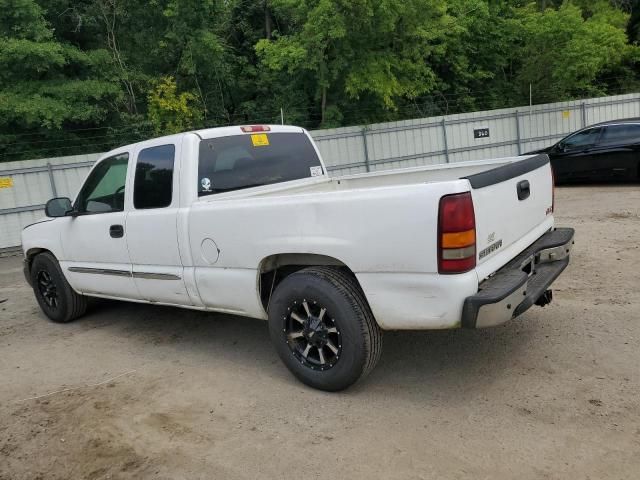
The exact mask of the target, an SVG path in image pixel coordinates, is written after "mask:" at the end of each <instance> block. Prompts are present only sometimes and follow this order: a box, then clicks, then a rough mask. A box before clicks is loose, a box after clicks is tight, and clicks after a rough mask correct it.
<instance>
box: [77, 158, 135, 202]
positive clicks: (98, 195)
mask: <svg viewBox="0 0 640 480" xmlns="http://www.w3.org/2000/svg"><path fill="white" fill-rule="evenodd" d="M128 162H129V154H128V153H121V154H120V155H116V156H114V157H110V158H107V159H105V160H102V161H101V162H100V163H99V164H98V166H96V168H94V169H93V170H92V171H91V174H90V175H89V177H88V178H87V181H86V182H85V183H84V185H83V186H82V190H80V193H79V194H78V198H77V200H76V204H75V209H76V210H77V211H78V212H80V213H107V212H121V211H122V210H124V193H125V192H124V186H125V183H126V181H127V163H128Z"/></svg>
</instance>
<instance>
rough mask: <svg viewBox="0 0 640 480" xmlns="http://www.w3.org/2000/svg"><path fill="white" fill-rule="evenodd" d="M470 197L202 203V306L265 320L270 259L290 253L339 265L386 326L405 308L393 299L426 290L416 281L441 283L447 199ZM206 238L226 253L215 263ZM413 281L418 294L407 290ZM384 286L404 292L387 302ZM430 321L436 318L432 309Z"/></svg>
mask: <svg viewBox="0 0 640 480" xmlns="http://www.w3.org/2000/svg"><path fill="white" fill-rule="evenodd" d="M468 189H469V184H468V182H467V181H465V180H455V181H451V182H441V183H433V184H418V185H405V186H400V187H383V188H370V189H362V190H353V191H339V192H325V193H313V194H300V195H286V194H285V195H283V196H276V197H260V198H244V199H228V200H225V199H218V200H217V199H215V197H206V198H203V199H201V200H199V201H197V202H195V203H194V204H193V206H192V207H191V209H190V211H189V218H188V229H189V245H190V250H191V259H192V262H193V265H192V267H193V270H194V274H195V281H196V283H197V287H198V291H199V294H200V298H201V299H202V302H203V304H204V306H205V307H207V308H214V309H217V310H222V311H229V312H233V313H239V314H244V315H251V316H256V317H262V318H264V317H265V316H266V314H265V312H264V309H263V307H262V305H261V303H260V299H259V295H258V279H259V275H258V272H259V267H260V264H261V262H262V261H263V259H265V258H266V257H269V256H271V255H275V254H282V253H313V254H318V255H325V256H329V257H333V258H335V259H337V260H339V261H341V262H342V263H344V264H345V265H347V266H348V267H349V268H350V269H351V270H352V271H353V272H354V273H355V274H356V276H357V277H358V278H359V279H360V280H361V285H362V287H363V289H364V291H365V294H366V295H367V299H368V300H369V303H370V304H371V307H372V309H373V311H374V314H375V315H376V318H377V319H378V322H379V323H381V324H382V325H383V326H384V321H385V320H384V319H383V318H382V317H385V319H388V318H389V315H390V314H392V313H391V312H389V309H390V307H393V306H394V305H397V304H396V303H390V302H389V300H392V297H393V295H397V294H398V295H399V294H400V293H399V292H400V291H405V292H413V293H415V292H416V288H422V287H427V285H426V284H425V283H424V282H422V281H418V282H415V281H414V280H412V278H413V279H416V278H422V279H424V278H426V277H425V276H430V277H431V278H435V277H438V275H437V273H436V272H437V258H436V256H437V212H438V203H439V199H440V197H441V196H443V195H446V194H451V193H459V192H462V191H468ZM207 239H210V240H213V241H214V242H215V244H216V246H217V248H218V250H219V256H218V258H217V260H216V261H214V262H212V259H211V258H210V255H207V254H206V252H205V251H203V247H202V245H203V242H205V240H207ZM209 243H210V242H209ZM214 260H215V259H214ZM401 276H402V277H403V278H404V280H402V279H401ZM383 277H384V278H385V279H386V280H383ZM465 281H466V282H467V283H469V282H470V285H471V287H470V288H471V289H472V288H477V280H476V277H475V274H472V275H470V276H467V278H466V279H465ZM407 282H409V283H411V284H413V285H414V287H411V288H410V289H409V290H407V289H406V287H407ZM386 284H389V285H395V286H396V287H393V286H390V287H389V288H390V290H389V291H388V292H389V294H390V295H391V297H387V296H385V295H381V293H383V292H384V290H385V288H386V287H384V285H386ZM421 285H422V287H421ZM392 290H393V291H395V292H396V293H395V294H394V293H392V292H391V291H392ZM463 290H466V289H463ZM460 293H461V294H464V293H465V292H464V291H460ZM426 296H429V297H430V298H431V299H432V301H433V298H435V297H438V295H437V292H435V293H434V292H425V293H424V295H421V296H420V297H421V298H423V299H425V298H426ZM439 298H442V297H439ZM427 303H428V302H427ZM460 303H461V302H460ZM385 305H386V306H385ZM400 310H401V309H400ZM431 310H432V311H433V310H434V309H431ZM435 310H437V311H436V313H435V314H434V315H435V316H436V317H438V318H441V317H442V314H443V312H442V308H438V309H435ZM404 313H406V312H402V311H398V314H404ZM427 313H429V314H430V315H431V312H428V311H427V309H425V314H427ZM396 323H397V322H396V321H394V320H393V319H391V323H389V324H388V325H389V328H396V327H394V326H393V325H395V324H396ZM440 328H444V327H440Z"/></svg>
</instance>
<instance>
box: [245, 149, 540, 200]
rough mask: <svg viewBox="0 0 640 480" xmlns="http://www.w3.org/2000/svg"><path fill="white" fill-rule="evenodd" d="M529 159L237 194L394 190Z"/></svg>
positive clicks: (387, 173) (363, 175) (342, 178)
mask: <svg viewBox="0 0 640 480" xmlns="http://www.w3.org/2000/svg"><path fill="white" fill-rule="evenodd" d="M526 158H528V157H505V158H500V159H494V160H477V161H471V162H460V163H449V164H438V165H425V166H421V167H412V168H403V169H394V170H384V171H376V172H368V173H359V174H352V175H339V176H330V178H329V179H322V180H320V181H317V182H312V183H307V184H305V185H296V186H286V185H271V186H268V187H265V189H264V190H253V191H252V192H251V193H249V192H241V191H239V192H236V193H237V194H239V195H242V196H274V195H282V194H285V193H286V194H287V195H289V194H295V193H300V194H305V193H321V192H335V191H340V190H357V189H363V188H380V187H394V186H400V185H416V184H420V183H433V182H442V181H448V180H457V179H459V178H462V177H467V176H470V175H475V174H477V173H481V172H485V171H487V170H492V169H494V168H497V167H500V166H502V165H506V164H509V163H512V162H516V161H522V160H524V159H526Z"/></svg>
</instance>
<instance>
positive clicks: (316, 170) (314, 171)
mask: <svg viewBox="0 0 640 480" xmlns="http://www.w3.org/2000/svg"><path fill="white" fill-rule="evenodd" d="M309 170H310V171H311V176H312V177H320V176H322V167H309Z"/></svg>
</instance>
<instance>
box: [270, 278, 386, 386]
mask: <svg viewBox="0 0 640 480" xmlns="http://www.w3.org/2000/svg"><path fill="white" fill-rule="evenodd" d="M269 332H270V334H271V340H272V342H273V344H274V346H275V348H276V351H277V352H278V355H279V356H280V358H281V359H282V361H283V362H284V364H285V365H286V366H287V368H288V369H289V370H290V371H291V373H293V374H294V375H295V376H296V377H297V378H298V379H299V380H300V381H302V382H303V383H305V384H307V385H309V386H311V387H314V388H317V389H320V390H326V391H338V390H343V389H345V388H347V387H349V386H350V385H352V384H353V383H355V382H357V381H358V380H360V379H361V378H364V377H365V376H366V375H367V374H368V373H369V372H370V371H371V370H373V367H374V366H375V365H376V363H377V362H378V359H379V358H380V353H381V347H382V332H381V330H380V328H379V327H378V324H377V323H376V321H375V319H374V318H373V314H372V313H371V310H370V308H369V305H368V303H367V301H366V299H365V297H364V294H363V293H362V290H361V289H360V287H359V286H358V284H357V282H356V280H355V278H353V276H351V275H349V274H348V273H346V272H344V271H342V270H339V269H337V268H333V267H310V268H305V269H302V270H299V271H298V272H295V273H293V274H291V275H289V276H288V277H286V278H285V279H284V280H283V281H282V282H281V283H280V285H278V287H277V288H276V291H275V292H274V293H273V296H272V298H271V302H270V304H269Z"/></svg>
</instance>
